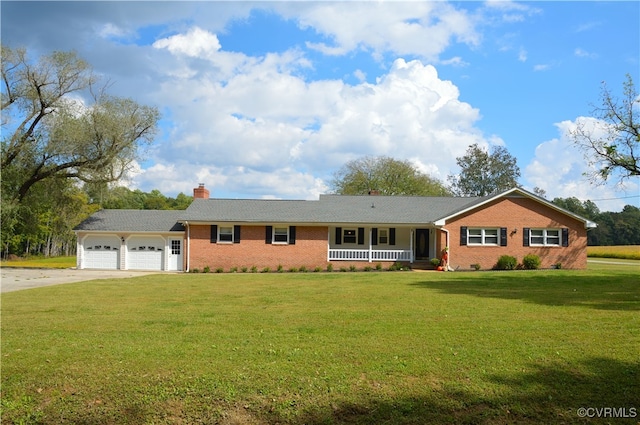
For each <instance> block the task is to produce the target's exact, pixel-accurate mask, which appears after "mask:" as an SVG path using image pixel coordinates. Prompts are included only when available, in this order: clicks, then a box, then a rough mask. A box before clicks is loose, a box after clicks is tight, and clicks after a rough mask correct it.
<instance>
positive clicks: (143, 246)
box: [127, 236, 164, 270]
mask: <svg viewBox="0 0 640 425" xmlns="http://www.w3.org/2000/svg"><path fill="white" fill-rule="evenodd" d="M163 255H164V240H163V239H162V238H158V237H155V238H154V237H141V236H132V237H131V238H130V239H129V240H128V241H127V269H129V270H162V258H163Z"/></svg>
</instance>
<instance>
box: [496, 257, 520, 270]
mask: <svg viewBox="0 0 640 425" xmlns="http://www.w3.org/2000/svg"><path fill="white" fill-rule="evenodd" d="M516 267H518V259H517V258H516V257H513V256H511V255H503V256H501V257H500V258H498V262H497V263H496V269H497V270H515V269H516Z"/></svg>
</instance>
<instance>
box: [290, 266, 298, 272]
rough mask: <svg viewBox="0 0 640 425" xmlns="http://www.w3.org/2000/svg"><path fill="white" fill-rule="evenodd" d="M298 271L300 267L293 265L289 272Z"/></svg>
mask: <svg viewBox="0 0 640 425" xmlns="http://www.w3.org/2000/svg"><path fill="white" fill-rule="evenodd" d="M297 272H298V268H297V267H291V268H290V269H289V273H297Z"/></svg>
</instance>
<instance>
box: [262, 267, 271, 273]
mask: <svg viewBox="0 0 640 425" xmlns="http://www.w3.org/2000/svg"><path fill="white" fill-rule="evenodd" d="M270 271H271V268H270V267H265V268H264V269H262V273H269V272H270Z"/></svg>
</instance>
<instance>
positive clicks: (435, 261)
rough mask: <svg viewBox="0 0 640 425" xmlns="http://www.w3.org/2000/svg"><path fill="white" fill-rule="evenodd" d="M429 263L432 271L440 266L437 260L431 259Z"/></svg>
mask: <svg viewBox="0 0 640 425" xmlns="http://www.w3.org/2000/svg"><path fill="white" fill-rule="evenodd" d="M429 262H430V263H431V266H433V268H434V269H435V268H436V267H438V266H439V265H440V259H439V258H432V259H431V260H429Z"/></svg>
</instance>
